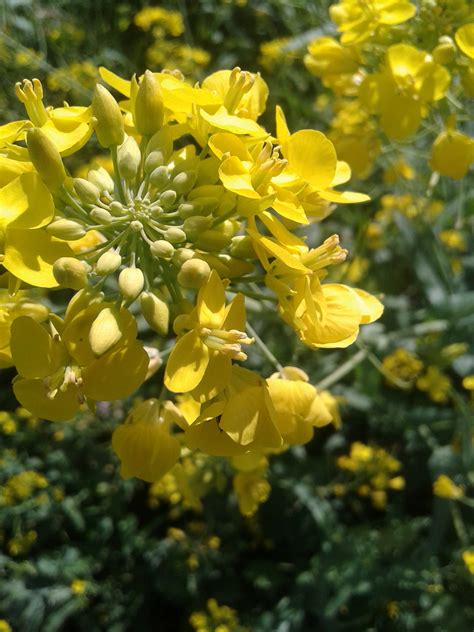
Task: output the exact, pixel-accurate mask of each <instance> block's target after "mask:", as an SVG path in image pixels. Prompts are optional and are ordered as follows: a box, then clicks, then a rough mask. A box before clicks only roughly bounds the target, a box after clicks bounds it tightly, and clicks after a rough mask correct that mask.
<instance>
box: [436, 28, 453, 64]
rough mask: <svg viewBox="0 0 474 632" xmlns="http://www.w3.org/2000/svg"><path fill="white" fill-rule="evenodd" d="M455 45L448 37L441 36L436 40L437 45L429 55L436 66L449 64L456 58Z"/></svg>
mask: <svg viewBox="0 0 474 632" xmlns="http://www.w3.org/2000/svg"><path fill="white" fill-rule="evenodd" d="M456 53H457V49H456V44H455V43H454V42H453V40H452V39H451V37H449V35H443V36H442V37H440V38H439V40H438V45H437V46H436V47H435V48H434V49H433V52H432V53H431V54H432V56H433V59H434V61H435V62H436V63H438V64H449V63H450V62H452V61H453V59H454V58H455V57H456Z"/></svg>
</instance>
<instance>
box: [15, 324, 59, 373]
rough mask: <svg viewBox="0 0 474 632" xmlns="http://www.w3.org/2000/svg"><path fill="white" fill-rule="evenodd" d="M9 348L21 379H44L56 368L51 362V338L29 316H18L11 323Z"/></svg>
mask: <svg viewBox="0 0 474 632" xmlns="http://www.w3.org/2000/svg"><path fill="white" fill-rule="evenodd" d="M10 348H11V352H12V357H13V361H14V363H15V366H16V369H17V371H18V373H19V374H20V375H21V376H22V377H26V378H36V377H46V376H47V375H51V373H52V372H53V371H54V370H55V368H57V367H55V366H54V364H55V363H54V361H53V340H52V338H51V336H50V335H49V334H48V332H47V331H46V329H45V328H44V327H42V326H41V325H40V324H39V323H38V322H36V321H35V320H33V318H30V317H29V316H20V317H19V318H16V319H15V320H14V321H13V323H12V326H11V343H10Z"/></svg>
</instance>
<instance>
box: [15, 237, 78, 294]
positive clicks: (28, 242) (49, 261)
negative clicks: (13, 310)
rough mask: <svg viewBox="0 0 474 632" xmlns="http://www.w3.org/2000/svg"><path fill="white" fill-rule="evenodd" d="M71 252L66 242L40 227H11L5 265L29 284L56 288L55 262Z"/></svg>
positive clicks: (68, 255)
mask: <svg viewBox="0 0 474 632" xmlns="http://www.w3.org/2000/svg"><path fill="white" fill-rule="evenodd" d="M72 254H73V253H72V250H71V249H70V248H69V246H68V245H67V244H66V243H64V242H63V241H59V240H58V239H55V238H54V237H50V236H49V235H48V234H46V233H44V232H43V231H42V230H40V229H38V230H23V229H16V228H15V229H13V228H12V229H10V230H9V231H8V232H7V236H6V241H5V259H4V261H3V266H4V267H5V268H6V269H7V270H8V271H9V272H11V273H12V274H14V275H15V276H16V277H18V278H19V279H21V280H22V281H25V283H29V284H30V285H34V286H36V287H57V286H58V282H57V281H56V279H55V278H54V275H53V264H54V262H55V261H56V260H57V259H59V258H60V257H70V256H71V255H72Z"/></svg>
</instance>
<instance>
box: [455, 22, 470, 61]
mask: <svg viewBox="0 0 474 632" xmlns="http://www.w3.org/2000/svg"><path fill="white" fill-rule="evenodd" d="M454 39H455V40H456V44H457V45H458V46H459V48H460V49H461V50H462V52H463V53H464V54H465V55H467V56H468V57H470V58H471V59H474V23H472V22H471V24H465V25H464V26H461V28H459V29H458V30H457V31H456V33H455V35H454Z"/></svg>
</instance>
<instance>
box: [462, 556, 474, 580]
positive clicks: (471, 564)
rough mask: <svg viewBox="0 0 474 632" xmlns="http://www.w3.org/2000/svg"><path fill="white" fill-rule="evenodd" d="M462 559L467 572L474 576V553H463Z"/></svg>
mask: <svg viewBox="0 0 474 632" xmlns="http://www.w3.org/2000/svg"><path fill="white" fill-rule="evenodd" d="M462 559H463V561H464V564H465V565H466V568H467V570H468V571H469V572H470V573H471V575H474V551H463V553H462Z"/></svg>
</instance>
